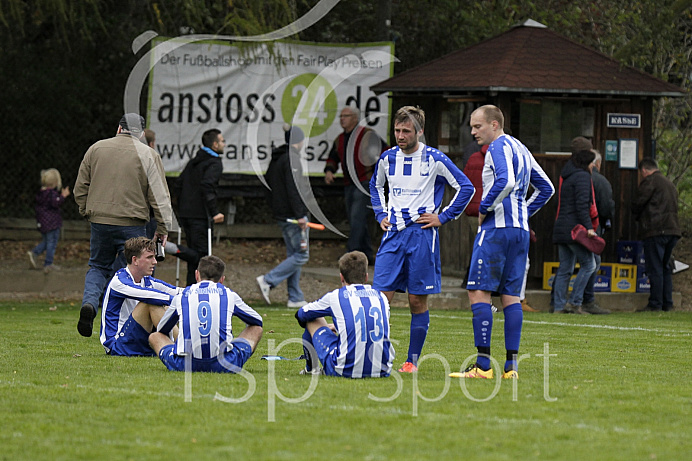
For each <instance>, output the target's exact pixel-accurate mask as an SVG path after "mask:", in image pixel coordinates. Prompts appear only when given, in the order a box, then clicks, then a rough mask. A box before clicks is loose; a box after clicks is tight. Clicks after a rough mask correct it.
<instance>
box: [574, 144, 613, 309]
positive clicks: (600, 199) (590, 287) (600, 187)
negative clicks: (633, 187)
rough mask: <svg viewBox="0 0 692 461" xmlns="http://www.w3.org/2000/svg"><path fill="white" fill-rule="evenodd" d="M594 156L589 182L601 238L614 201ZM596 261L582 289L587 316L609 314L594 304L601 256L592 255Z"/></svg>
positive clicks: (607, 227)
mask: <svg viewBox="0 0 692 461" xmlns="http://www.w3.org/2000/svg"><path fill="white" fill-rule="evenodd" d="M592 152H593V153H594V155H595V156H596V157H595V158H594V159H593V162H591V165H590V168H591V180H592V181H593V190H594V196H595V199H596V208H598V228H597V229H596V233H597V234H598V236H599V237H603V234H605V231H606V229H609V228H610V222H611V220H612V219H613V216H615V201H614V200H613V187H612V186H611V185H610V183H609V182H608V180H607V179H606V178H605V176H603V175H602V174H601V173H600V172H599V170H600V169H601V161H602V159H603V157H602V156H601V154H600V152H598V151H597V150H593V151H592ZM593 257H594V260H595V261H596V270H595V271H594V272H593V274H591V277H590V278H589V281H588V282H587V283H586V288H585V289H584V299H583V300H582V306H581V307H582V311H584V312H586V313H587V314H610V311H609V310H608V309H604V308H602V307H601V306H599V305H598V303H596V295H595V293H594V284H595V283H596V276H597V275H598V269H599V268H600V267H601V255H597V254H595V253H594V255H593Z"/></svg>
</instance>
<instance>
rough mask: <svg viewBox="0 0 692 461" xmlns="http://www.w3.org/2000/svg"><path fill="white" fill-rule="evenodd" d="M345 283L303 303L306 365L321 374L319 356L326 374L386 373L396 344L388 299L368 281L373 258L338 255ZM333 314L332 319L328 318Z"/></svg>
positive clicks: (355, 253) (308, 370)
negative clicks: (390, 324) (331, 322)
mask: <svg viewBox="0 0 692 461" xmlns="http://www.w3.org/2000/svg"><path fill="white" fill-rule="evenodd" d="M339 272H340V277H341V285H342V287H341V288H339V289H337V290H334V291H332V292H330V293H327V294H326V295H324V296H323V297H322V298H320V299H319V300H317V301H315V302H312V303H310V304H307V305H305V306H303V307H301V308H300V309H299V310H298V312H296V319H298V323H299V324H300V326H301V327H303V328H305V333H303V350H304V351H305V356H306V362H307V364H306V367H305V370H303V371H302V372H301V374H318V373H320V371H319V369H318V368H317V360H315V357H314V353H315V352H316V354H317V359H319V362H320V363H321V364H322V366H323V373H324V374H325V375H327V376H343V377H344V378H368V377H370V378H378V377H386V376H389V374H390V373H391V371H392V361H393V360H394V347H393V346H392V344H391V342H390V341H389V302H388V301H387V298H386V297H385V296H384V295H383V294H382V293H380V292H379V291H377V290H375V289H374V288H372V287H371V286H370V285H365V283H366V282H367V281H368V258H367V257H366V256H365V254H364V253H361V252H360V251H352V252H350V253H346V254H345V255H343V256H342V257H341V259H339ZM327 316H330V317H331V318H332V320H333V322H334V323H333V324H327V321H326V320H325V319H324V318H325V317H327Z"/></svg>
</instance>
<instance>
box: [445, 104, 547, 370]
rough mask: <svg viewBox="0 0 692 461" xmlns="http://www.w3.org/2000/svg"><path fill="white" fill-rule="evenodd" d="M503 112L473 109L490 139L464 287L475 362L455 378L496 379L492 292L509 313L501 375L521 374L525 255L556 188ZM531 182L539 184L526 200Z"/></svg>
mask: <svg viewBox="0 0 692 461" xmlns="http://www.w3.org/2000/svg"><path fill="white" fill-rule="evenodd" d="M503 127H504V116H503V115H502V111H501V110H500V109H499V108H497V107H495V106H491V105H487V106H481V107H479V108H478V109H476V110H475V111H473V113H472V114H471V134H472V135H473V136H474V137H475V138H476V141H478V144H480V145H483V144H490V147H488V152H487V154H486V156H485V165H484V166H483V198H482V200H481V204H480V206H479V209H478V213H479V214H478V223H479V225H480V232H479V233H478V235H476V240H475V242H474V245H473V254H472V256H471V268H470V270H469V278H468V283H467V285H466V289H467V290H468V293H469V301H470V302H471V310H472V311H473V335H474V339H475V343H476V348H477V349H478V357H477V358H476V363H474V364H472V365H470V366H469V367H468V368H467V369H466V370H464V371H463V372H461V373H452V374H450V376H451V377H454V378H492V377H493V370H492V368H491V367H490V336H491V332H492V326H493V313H492V310H491V299H490V296H491V293H492V292H498V293H500V296H501V299H502V308H503V310H502V312H503V313H504V316H505V349H506V350H507V360H506V362H505V366H504V373H503V375H502V377H503V378H518V377H519V375H518V374H517V355H518V354H519V343H520V341H521V327H522V323H523V321H524V317H523V313H522V310H521V302H520V299H519V297H520V293H521V291H522V286H523V281H524V273H525V269H526V260H527V258H528V256H529V239H530V236H529V217H530V216H533V214H534V213H536V212H537V211H538V210H540V209H541V207H542V206H543V205H545V204H546V202H547V201H548V200H549V199H550V197H552V195H553V193H554V192H555V188H554V187H553V184H552V183H551V182H550V179H548V176H546V174H545V173H544V172H543V170H542V169H541V167H540V166H539V165H538V163H536V160H535V159H534V158H533V156H532V155H531V152H529V150H528V149H527V148H526V146H524V145H523V144H522V143H521V142H519V140H517V139H516V138H513V137H512V136H509V135H507V134H505V133H504V130H503ZM529 185H532V186H533V188H534V189H535V191H534V193H533V195H532V196H531V197H530V198H529V199H528V200H527V195H528V192H529Z"/></svg>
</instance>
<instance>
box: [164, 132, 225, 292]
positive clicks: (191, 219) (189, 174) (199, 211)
mask: <svg viewBox="0 0 692 461" xmlns="http://www.w3.org/2000/svg"><path fill="white" fill-rule="evenodd" d="M225 145H226V141H225V140H224V138H223V135H222V134H221V131H219V130H217V129H216V128H212V129H211V130H207V131H205V132H204V134H202V147H201V148H200V149H199V150H198V151H197V155H195V157H194V158H193V159H191V160H190V161H189V162H187V165H185V169H184V170H183V172H182V173H181V174H180V178H178V181H177V182H176V184H175V187H174V190H173V192H174V194H175V195H177V196H178V210H177V211H178V218H179V219H180V225H181V226H182V228H183V229H184V230H185V241H186V242H187V246H188V248H191V249H192V250H194V251H195V252H196V253H197V257H196V258H195V259H194V260H192V261H188V263H187V285H188V286H189V285H194V284H195V283H197V282H196V280H195V271H196V270H197V264H198V263H199V259H200V258H202V257H203V256H206V255H207V253H209V243H208V229H211V228H212V226H213V223H217V224H218V223H221V222H223V218H224V215H223V213H220V212H219V210H218V203H217V200H216V198H217V187H218V184H219V179H221V174H222V173H223V164H222V161H221V155H223V148H224V146H225Z"/></svg>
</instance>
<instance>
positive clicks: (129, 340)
mask: <svg viewBox="0 0 692 461" xmlns="http://www.w3.org/2000/svg"><path fill="white" fill-rule="evenodd" d="M150 334H151V333H150V332H148V331H147V330H145V329H144V327H143V326H142V325H140V324H139V323H137V321H136V320H135V319H134V318H132V316H131V315H130V316H129V317H128V319H127V320H126V321H125V323H124V324H123V327H122V328H121V329H120V332H119V333H118V334H117V335H116V336H115V341H114V342H113V346H112V347H111V350H110V352H108V354H109V355H122V356H125V357H132V356H139V355H144V356H147V357H150V356H154V355H156V353H155V352H154V350H153V349H152V348H151V346H150V345H149V335H150Z"/></svg>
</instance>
